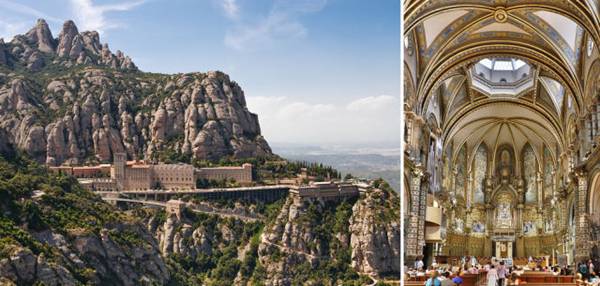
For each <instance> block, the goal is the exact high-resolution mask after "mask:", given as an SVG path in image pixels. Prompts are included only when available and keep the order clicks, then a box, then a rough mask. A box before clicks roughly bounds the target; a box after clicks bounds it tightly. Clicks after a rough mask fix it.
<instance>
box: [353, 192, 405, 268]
mask: <svg viewBox="0 0 600 286" xmlns="http://www.w3.org/2000/svg"><path fill="white" fill-rule="evenodd" d="M397 206H399V199H398V196H397V194H396V193H395V192H392V191H388V192H386V191H383V190H380V189H374V190H372V191H371V192H369V193H367V195H366V197H365V199H363V200H360V201H359V202H357V203H356V204H355V205H354V207H353V208H352V217H351V219H350V232H351V234H352V235H351V237H350V248H351V249H352V267H354V268H355V269H356V270H357V271H358V272H361V273H368V274H370V275H378V274H382V273H400V212H399V210H398V209H397Z"/></svg>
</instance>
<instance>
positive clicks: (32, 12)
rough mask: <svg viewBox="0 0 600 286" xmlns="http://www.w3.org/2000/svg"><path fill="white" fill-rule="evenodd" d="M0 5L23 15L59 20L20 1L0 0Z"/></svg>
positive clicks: (53, 20)
mask: <svg viewBox="0 0 600 286" xmlns="http://www.w3.org/2000/svg"><path fill="white" fill-rule="evenodd" d="M0 7H1V8H3V9H6V10H10V11H13V12H16V13H19V14H23V15H27V16H34V17H37V18H43V19H46V20H48V21H52V22H57V23H59V22H60V21H61V20H60V19H58V18H55V17H52V16H50V15H48V14H46V13H44V12H42V11H39V10H37V9H35V8H32V7H29V6H27V5H23V4H20V3H15V2H12V1H7V0H0Z"/></svg>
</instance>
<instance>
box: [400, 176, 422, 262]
mask: <svg viewBox="0 0 600 286" xmlns="http://www.w3.org/2000/svg"><path fill="white" fill-rule="evenodd" d="M423 175H424V174H423V170H422V169H421V168H420V167H415V169H414V170H412V174H411V179H410V196H411V205H410V211H409V214H408V215H409V218H408V226H407V227H406V232H407V234H406V242H405V249H404V250H405V260H406V262H407V263H409V265H411V263H412V262H413V261H414V260H415V259H416V258H417V257H418V256H420V255H423V247H422V245H423V244H424V243H425V229H424V226H425V210H426V207H427V206H426V204H427V193H426V192H425V191H422V190H421V181H422V178H423ZM421 214H422V215H421Z"/></svg>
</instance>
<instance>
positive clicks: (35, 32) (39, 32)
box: [25, 19, 56, 53]
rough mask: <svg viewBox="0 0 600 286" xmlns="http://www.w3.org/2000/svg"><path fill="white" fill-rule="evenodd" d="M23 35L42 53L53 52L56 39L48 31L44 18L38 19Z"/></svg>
mask: <svg viewBox="0 0 600 286" xmlns="http://www.w3.org/2000/svg"><path fill="white" fill-rule="evenodd" d="M25 36H26V37H27V40H29V42H30V43H32V44H33V45H34V46H35V47H36V48H37V49H38V50H39V51H42V52H44V53H53V52H54V49H55V46H56V41H55V40H54V38H53V37H52V32H50V28H48V24H47V23H46V21H45V20H43V19H39V20H38V21H37V24H36V25H35V27H33V28H32V29H31V30H29V32H27V34H25Z"/></svg>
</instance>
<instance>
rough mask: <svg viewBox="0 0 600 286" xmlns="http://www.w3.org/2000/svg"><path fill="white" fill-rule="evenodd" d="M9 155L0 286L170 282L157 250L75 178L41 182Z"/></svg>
mask: <svg viewBox="0 0 600 286" xmlns="http://www.w3.org/2000/svg"><path fill="white" fill-rule="evenodd" d="M0 141H2V139H1V138H0ZM8 148H10V147H8ZM10 154H11V156H10V157H11V158H10V159H6V158H5V156H4V155H2V156H0V198H1V199H0V284H1V285H15V284H16V285H34V284H35V285H38V284H36V283H43V285H84V284H95V285H100V284H103V285H140V283H143V282H145V283H146V284H165V283H166V282H167V281H169V280H170V273H169V271H168V268H167V265H166V264H165V262H164V261H163V258H162V256H161V255H160V250H159V248H158V245H157V244H156V242H155V240H154V239H153V237H152V235H151V234H150V233H149V232H148V231H147V230H146V229H145V228H143V227H142V226H141V225H140V224H139V223H137V222H136V221H137V220H135V219H134V218H133V217H131V216H127V215H125V214H124V213H122V212H119V211H118V210H117V209H115V208H114V207H112V206H110V205H108V204H107V203H105V202H103V201H102V200H101V199H100V198H99V197H97V196H95V195H93V194H92V193H90V192H89V191H86V190H84V189H82V188H81V187H80V186H79V185H78V184H77V181H76V180H75V179H73V178H68V177H64V176H51V175H48V172H47V170H46V169H45V168H43V167H41V166H40V165H38V164H37V163H35V162H33V161H31V160H29V159H27V158H24V157H22V156H20V155H18V154H17V151H16V150H14V149H13V150H11V151H10Z"/></svg>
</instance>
